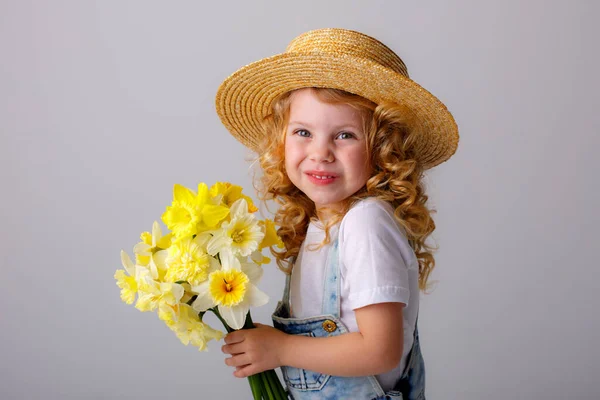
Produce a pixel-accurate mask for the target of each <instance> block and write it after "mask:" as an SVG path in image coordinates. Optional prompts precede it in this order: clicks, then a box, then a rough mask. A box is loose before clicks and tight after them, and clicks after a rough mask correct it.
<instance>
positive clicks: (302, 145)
mask: <svg viewBox="0 0 600 400" xmlns="http://www.w3.org/2000/svg"><path fill="white" fill-rule="evenodd" d="M216 102H217V112H218V114H219V116H220V118H221V120H222V121H223V123H224V125H225V126H226V127H227V128H228V130H229V131H230V132H231V133H232V134H233V136H235V137H236V138H237V139H238V140H240V141H241V142H242V143H243V144H245V145H246V146H248V147H249V148H250V149H252V150H255V151H256V152H257V153H258V154H259V160H260V165H261V167H262V169H263V170H264V175H263V177H262V188H261V189H262V197H263V198H264V199H274V200H275V201H276V202H277V203H278V204H279V206H280V207H279V209H278V210H277V213H276V216H275V220H276V223H277V224H278V225H279V226H280V228H279V230H278V233H279V235H280V236H281V238H282V240H283V242H284V244H285V248H284V249H283V250H282V251H280V252H277V251H274V254H275V256H276V258H277V263H278V265H279V267H280V268H281V269H282V270H283V271H285V272H286V273H287V280H286V287H285V291H284V297H283V301H281V302H280V303H279V304H278V306H277V309H276V310H275V313H274V314H273V324H274V328H273V327H270V326H267V325H262V324H256V326H257V329H251V330H241V331H236V332H233V333H230V334H229V335H227V337H226V338H225V343H226V344H225V345H224V346H223V349H222V350H223V352H224V353H226V354H231V357H229V358H226V360H225V363H226V364H227V365H229V366H232V367H235V368H236V371H235V373H234V375H235V376H237V377H247V376H249V375H253V374H256V373H258V372H261V371H264V370H267V369H272V368H276V367H281V368H282V372H283V376H284V380H285V383H286V385H287V387H288V390H289V393H290V395H291V396H292V397H293V398H294V399H384V398H386V399H424V398H425V397H424V384H425V373H424V365H423V358H422V356H421V351H420V346H419V335H418V330H417V315H418V309H419V289H421V290H425V288H426V284H427V279H428V276H429V274H430V273H431V271H432V269H433V267H434V259H433V256H432V253H431V248H429V247H428V246H427V245H426V244H425V240H426V238H427V237H428V236H429V235H430V234H431V232H432V231H433V230H434V228H435V224H434V222H433V220H432V218H431V215H430V211H429V210H428V208H427V207H426V201H427V196H426V195H425V193H424V189H423V185H422V183H421V179H422V176H423V172H424V171H425V170H426V169H428V168H431V167H433V166H435V165H438V164H440V163H442V162H443V161H446V160H447V159H448V158H449V157H450V156H451V155H452V154H453V153H454V152H455V150H456V146H457V143H458V129H457V126H456V124H455V122H454V119H453V118H452V115H451V114H450V113H449V112H448V110H447V109H446V107H445V106H444V105H443V104H442V103H441V102H440V101H439V100H437V99H436V98H435V97H434V96H433V95H432V94H430V93H429V92H427V91H426V90H425V89H423V88H421V87H420V86H419V85H417V84H416V83H415V82H413V81H412V80H410V79H409V77H408V73H407V70H406V66H405V65H404V63H403V62H402V60H401V59H400V58H399V57H398V56H397V55H396V54H395V53H393V52H392V51H391V50H390V49H389V48H388V47H386V46H385V45H383V44H382V43H381V42H379V41H377V40H376V39H373V38H371V37H369V36H366V35H363V34H361V33H358V32H354V31H349V30H343V29H321V30H316V31H311V32H308V33H305V34H302V35H300V36H299V37H297V38H296V39H294V40H293V41H292V42H291V43H290V45H289V46H288V48H287V50H286V52H285V53H282V54H279V55H276V56H273V57H269V58H266V59H263V60H260V61H258V62H255V63H253V64H250V65H247V66H245V67H243V68H242V69H240V70H238V71H237V72H236V73H234V74H233V75H231V76H230V77H229V78H227V79H226V80H225V81H224V82H223V84H222V85H221V86H220V88H219V91H218V93H217V99H216Z"/></svg>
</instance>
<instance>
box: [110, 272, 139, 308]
mask: <svg viewBox="0 0 600 400" xmlns="http://www.w3.org/2000/svg"><path fill="white" fill-rule="evenodd" d="M115 279H116V280H117V286H118V287H120V288H121V300H123V301H124V302H125V303H126V304H133V302H134V301H135V295H136V293H137V283H136V281H135V276H128V275H127V274H125V271H124V270H122V269H119V270H117V271H116V272H115Z"/></svg>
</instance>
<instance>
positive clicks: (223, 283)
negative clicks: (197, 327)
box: [192, 250, 269, 329]
mask: <svg viewBox="0 0 600 400" xmlns="http://www.w3.org/2000/svg"><path fill="white" fill-rule="evenodd" d="M219 256H220V258H221V265H222V268H221V269H219V270H217V271H213V272H211V273H210V275H209V276H208V280H207V281H205V282H202V283H201V284H200V285H197V286H194V287H192V291H194V292H196V293H198V297H197V298H196V300H194V303H193V304H192V307H193V308H194V310H195V311H196V312H202V311H206V310H208V309H209V308H212V307H215V306H217V308H218V310H219V314H220V315H221V317H223V319H224V320H225V322H227V324H228V325H229V326H230V327H231V328H233V329H241V328H242V327H243V326H244V322H245V320H246V315H247V314H248V310H250V307H260V306H262V305H265V304H267V302H268V301H269V297H268V296H267V295H266V294H265V293H264V292H262V291H261V290H259V289H258V288H257V287H256V286H255V283H258V281H259V280H260V278H261V277H262V268H261V267H260V266H258V265H256V264H254V263H244V264H243V265H242V264H241V263H240V261H239V260H238V258H237V257H236V256H235V255H234V254H233V253H232V252H231V251H228V250H224V251H222V252H220V253H219Z"/></svg>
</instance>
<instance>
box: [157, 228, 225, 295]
mask: <svg viewBox="0 0 600 400" xmlns="http://www.w3.org/2000/svg"><path fill="white" fill-rule="evenodd" d="M210 237H211V236H210V234H207V233H204V234H200V235H198V236H196V237H195V238H194V239H192V238H191V237H187V238H183V239H182V240H180V241H179V242H177V243H174V244H173V245H171V247H169V249H168V250H167V251H168V257H167V259H166V261H165V262H166V264H167V265H168V269H167V273H166V275H165V281H167V282H177V281H186V282H188V283H189V284H190V285H192V286H195V285H199V284H200V283H201V282H203V281H205V280H206V279H207V278H208V274H210V273H211V272H212V271H214V270H216V269H218V268H219V262H218V261H217V260H215V259H214V258H213V257H212V256H210V255H208V254H207V253H206V243H207V241H208V240H209V239H210Z"/></svg>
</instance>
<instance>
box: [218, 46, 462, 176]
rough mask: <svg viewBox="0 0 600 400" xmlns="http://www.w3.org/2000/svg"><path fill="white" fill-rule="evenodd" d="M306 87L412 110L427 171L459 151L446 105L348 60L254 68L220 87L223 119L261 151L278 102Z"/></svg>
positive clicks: (276, 59) (304, 58)
mask: <svg viewBox="0 0 600 400" xmlns="http://www.w3.org/2000/svg"><path fill="white" fill-rule="evenodd" d="M304 87H324V88H325V87H326V88H333V89H341V90H344V91H346V92H350V93H354V94H357V95H359V96H362V97H364V98H367V99H369V100H371V101H373V102H375V103H376V104H379V103H381V102H382V101H391V102H395V103H398V104H403V105H405V106H407V107H409V108H410V109H411V110H412V111H413V112H414V115H415V117H416V119H417V122H418V123H420V124H421V126H422V128H423V129H422V135H420V137H419V138H418V140H417V143H416V144H415V146H416V151H417V153H418V154H419V161H420V162H421V163H422V165H423V166H424V168H425V169H427V168H431V167H434V166H436V165H438V164H440V163H442V162H444V161H446V160H447V159H448V158H450V156H452V154H454V152H455V151H456V148H457V145H458V137H459V136H458V127H457V125H456V122H455V120H454V118H453V117H452V114H451V113H450V112H449V111H448V109H447V108H446V106H445V105H444V104H443V103H442V102H441V101H440V100H438V99H437V98H436V97H435V96H434V95H433V94H431V93H430V92H428V91H427V90H425V89H424V88H422V87H421V86H420V85H419V84H417V83H416V82H414V81H413V80H411V79H409V78H407V77H405V76H404V75H402V74H399V73H397V72H395V71H392V70H390V69H387V68H385V67H382V66H381V65H380V64H376V63H374V62H371V61H369V60H366V59H358V58H355V57H352V56H348V55H331V54H324V53H283V54H278V55H275V56H272V57H268V58H265V59H262V60H259V61H256V62H254V63H252V64H248V65H246V66H245V67H242V68H240V69H239V70H238V71H236V72H235V73H233V74H232V75H231V76H229V77H228V78H227V79H226V80H225V81H224V82H223V83H222V84H221V86H220V87H219V89H218V91H217V96H216V100H215V102H216V109H217V114H218V115H219V117H220V118H221V121H222V122H223V124H224V125H225V127H226V128H227V129H228V130H229V132H230V133H231V134H232V135H233V136H234V137H236V138H237V139H238V140H239V141H240V142H242V143H243V144H244V145H245V146H247V147H249V148H250V149H252V150H253V151H257V152H258V150H259V145H260V141H261V140H260V139H261V136H262V135H263V134H264V133H263V129H262V128H261V124H262V121H263V120H264V118H265V116H267V115H268V114H269V113H270V112H271V103H272V102H273V100H274V99H275V98H276V97H277V96H279V95H281V94H283V93H286V92H289V91H291V90H295V89H300V88H304Z"/></svg>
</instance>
